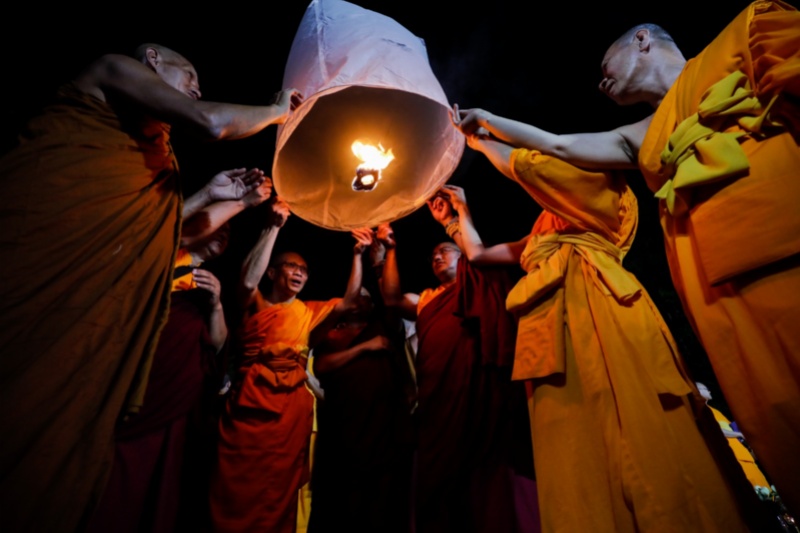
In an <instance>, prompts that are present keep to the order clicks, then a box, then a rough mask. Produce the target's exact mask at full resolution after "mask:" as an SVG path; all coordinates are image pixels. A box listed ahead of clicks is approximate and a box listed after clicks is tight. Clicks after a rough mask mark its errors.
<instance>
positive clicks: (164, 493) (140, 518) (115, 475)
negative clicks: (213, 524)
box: [89, 169, 272, 533]
mask: <svg viewBox="0 0 800 533" xmlns="http://www.w3.org/2000/svg"><path fill="white" fill-rule="evenodd" d="M222 174H224V175H228V174H243V175H245V176H260V178H262V179H263V172H261V171H260V170H259V169H250V170H246V169H234V170H230V171H226V172H224V173H222ZM218 177H219V176H218ZM218 177H217V178H218ZM217 178H215V179H217ZM242 192H243V190H242ZM271 192H272V182H271V180H269V178H267V179H265V180H264V182H263V183H261V185H260V186H259V187H257V188H256V189H254V190H252V191H250V192H249V193H247V194H245V195H244V196H243V197H242V198H241V199H238V200H227V201H222V202H215V203H213V204H210V205H208V206H206V207H204V208H203V209H202V210H200V211H196V212H195V213H194V215H192V216H190V217H189V218H188V220H186V221H185V223H184V228H183V229H182V232H181V247H180V249H179V250H178V255H177V259H176V261H175V273H174V275H173V281H172V292H171V295H170V310H169V319H168V320H167V324H166V325H165V326H164V329H163V330H162V331H161V335H160V336H159V341H158V345H157V347H156V351H155V354H154V356H153V364H152V367H151V370H150V374H149V377H148V382H147V390H146V391H145V397H144V405H143V406H142V408H141V410H140V411H139V412H138V413H136V414H135V416H126V417H124V419H123V420H121V421H120V422H119V423H118V424H117V427H116V428H115V432H114V438H115V449H114V466H113V468H112V471H111V476H110V478H109V482H108V484H107V485H106V489H105V492H104V493H103V497H102V499H101V502H100V504H99V505H98V507H97V509H96V510H95V512H94V514H93V516H92V520H91V522H90V527H89V531H90V532H97V533H104V532H108V531H114V532H116V533H123V532H125V531H130V532H132V533H133V532H142V531H153V532H171V531H175V530H176V526H177V519H178V503H179V501H180V500H182V499H185V498H187V497H188V495H187V494H186V493H184V494H181V484H182V473H183V472H185V470H186V469H185V468H184V458H185V456H186V455H187V450H188V449H189V448H190V447H191V446H192V445H193V444H195V443H193V442H187V434H188V433H189V430H190V426H191V418H192V417H191V416H190V415H192V414H195V415H196V414H197V412H198V411H199V409H200V404H201V399H202V395H203V390H204V388H205V389H208V388H209V387H208V381H211V382H215V383H216V384H221V382H222V378H221V372H220V369H221V367H222V354H223V347H224V346H225V345H226V341H227V338H228V327H227V325H226V323H225V316H224V312H223V309H222V300H221V285H220V282H219V280H218V279H217V278H216V277H215V276H214V274H213V273H212V272H210V271H209V270H206V269H204V268H202V267H203V265H204V263H206V262H207V261H210V260H212V259H215V258H217V257H219V256H220V255H222V253H223V252H224V251H225V249H226V248H227V246H228V240H229V235H230V224H229V222H228V220H229V219H230V218H231V217H233V216H234V215H236V214H237V213H239V212H241V211H242V210H244V209H246V208H250V207H255V206H257V205H259V204H261V203H262V202H263V201H265V200H266V199H267V198H268V197H269V196H270V194H271ZM198 194H199V195H202V194H203V192H199V193H197V194H195V195H193V196H192V197H190V198H189V199H187V201H186V202H184V209H183V214H184V217H186V216H187V214H191V209H192V207H191V206H193V205H195V206H197V205H201V204H202V203H203V201H204V200H202V199H198V198H196V197H197V196H198ZM187 226H188V228H187ZM187 229H188V230H189V231H186V230H187ZM209 231H210V232H211V233H210V234H208V235H205V234H206V233H208V232H209ZM218 388H219V385H217V387H216V389H218ZM215 392H216V391H215ZM187 466H188V467H189V468H190V469H191V470H192V472H190V473H187V474H186V477H188V478H191V479H192V480H193V481H195V483H196V484H203V485H204V486H205V487H206V488H205V489H204V490H202V491H200V490H198V491H197V492H198V493H199V492H202V494H203V498H202V500H200V502H201V503H205V502H206V501H207V495H208V489H207V486H208V474H209V472H210V470H209V469H208V468H206V465H203V464H200V465H198V464H192V463H191V462H190V463H189V465H187ZM208 466H209V467H210V465H208ZM192 503H193V513H202V511H203V510H204V507H199V506H198V505H197V502H196V501H193V502H192ZM206 520H207V518H206Z"/></svg>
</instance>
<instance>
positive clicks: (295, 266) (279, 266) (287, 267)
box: [267, 252, 308, 298]
mask: <svg viewBox="0 0 800 533" xmlns="http://www.w3.org/2000/svg"><path fill="white" fill-rule="evenodd" d="M267 276H269V279H270V280H271V281H272V289H273V291H274V292H278V293H280V295H281V296H283V297H287V298H291V297H294V296H297V294H298V293H299V292H300V291H301V290H303V287H305V285H306V281H308V265H307V264H306V262H305V260H304V259H303V258H302V257H301V256H300V254H296V253H294V252H286V253H283V254H281V255H280V256H278V257H277V258H276V260H275V262H274V263H272V264H271V265H270V267H269V268H268V269H267Z"/></svg>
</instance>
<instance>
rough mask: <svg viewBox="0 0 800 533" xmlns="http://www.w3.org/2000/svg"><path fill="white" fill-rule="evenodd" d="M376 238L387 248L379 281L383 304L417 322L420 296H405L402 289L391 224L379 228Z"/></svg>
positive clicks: (411, 294) (408, 294)
mask: <svg viewBox="0 0 800 533" xmlns="http://www.w3.org/2000/svg"><path fill="white" fill-rule="evenodd" d="M376 238H377V239H378V240H379V241H381V243H382V244H383V245H384V247H385V248H386V259H385V261H384V264H383V275H382V276H381V277H380V280H379V284H380V289H381V296H383V302H384V303H385V304H386V306H387V307H392V308H395V309H398V310H399V311H400V316H401V317H402V318H406V319H408V320H416V319H417V303H418V302H419V295H417V294H413V293H405V294H403V292H402V291H401V289H400V271H399V270H398V268H397V255H396V246H395V244H396V243H395V240H394V231H393V230H392V227H391V226H390V225H389V224H381V225H380V226H379V227H378V233H377V236H376Z"/></svg>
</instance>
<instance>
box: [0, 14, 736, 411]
mask: <svg viewBox="0 0 800 533" xmlns="http://www.w3.org/2000/svg"><path fill="white" fill-rule="evenodd" d="M354 3H356V4H358V5H360V6H362V7H366V8H368V9H372V10H375V11H379V12H380V13H383V14H384V15H387V16H389V17H392V18H394V19H395V20H397V21H398V22H399V23H401V24H402V25H404V26H405V27H406V28H408V29H409V30H410V31H411V32H412V33H414V34H416V35H418V36H419V37H421V38H423V39H424V40H425V42H426V45H427V48H428V54H429V57H430V62H431V66H432V68H433V71H434V73H436V75H437V76H438V78H439V80H440V82H441V84H442V86H443V87H444V90H445V93H446V94H447V95H448V98H449V99H450V101H451V102H455V103H458V104H459V105H461V107H483V108H485V109H488V110H490V111H492V112H494V113H496V114H499V115H503V116H508V117H511V118H515V119H517V120H521V121H525V122H530V123H533V124H536V125H537V126H540V127H542V128H544V129H547V130H551V131H554V132H558V133H569V132H575V131H601V130H607V129H611V128H614V127H616V126H619V125H622V124H626V123H629V122H633V121H636V120H639V119H641V118H643V117H644V116H646V115H647V114H649V113H650V111H649V110H648V109H647V108H644V107H635V108H619V107H617V106H616V105H615V104H614V103H613V102H612V101H610V100H609V99H607V98H606V97H605V96H604V95H602V94H601V93H600V92H599V91H598V90H597V84H598V83H599V81H600V78H601V75H600V63H601V59H602V57H603V54H604V52H605V50H606V48H607V47H608V45H609V44H610V43H611V42H613V41H614V40H615V39H616V38H617V37H618V36H619V35H620V34H621V33H622V32H624V31H625V30H627V29H628V28H630V27H631V26H633V25H635V24H637V23H640V22H654V23H657V24H660V25H661V26H663V27H664V28H666V29H667V31H669V32H670V33H671V34H672V35H673V37H674V38H675V40H676V42H677V43H678V46H679V47H680V48H681V50H682V51H683V53H684V55H685V56H686V57H687V58H690V57H692V56H694V55H695V54H696V53H698V52H699V51H700V50H701V49H702V48H703V46H704V45H705V44H706V43H708V42H709V41H710V40H711V39H713V38H714V36H716V34H717V33H718V32H719V31H720V30H722V28H723V27H724V26H725V25H726V24H727V22H728V21H730V20H731V19H733V18H734V17H735V16H736V15H737V14H738V13H739V11H741V10H742V9H743V8H744V7H745V6H746V5H747V4H748V2H747V1H746V0H726V1H723V0H705V1H697V0H694V1H690V0H675V1H673V2H644V1H641V0H640V1H633V0H620V1H617V2H596V3H590V4H588V5H583V6H579V5H578V4H577V3H574V2H513V1H509V0H494V1H492V2H482V3H481V4H480V5H481V8H480V9H479V10H476V9H469V8H468V7H467V4H466V3H461V2H458V3H456V2H432V1H430V0H428V1H426V2H422V1H419V0H409V1H405V2H386V1H384V2H379V1H375V0H372V1H367V0H360V1H359V0H357V1H355V2H354ZM79 5H80V4H76V3H72V2H70V3H65V4H63V5H61V6H59V7H56V8H50V7H48V8H44V7H43V6H42V5H41V4H39V3H30V4H28V5H27V6H21V8H20V9H19V11H18V13H17V14H16V15H14V16H13V17H12V16H11V15H10V14H8V13H7V14H6V17H5V28H4V32H3V33H4V35H3V37H2V40H3V44H4V45H5V46H4V50H5V52H6V57H5V58H4V59H5V61H4V63H5V64H4V70H5V75H4V82H3V83H2V94H1V96H2V101H3V102H4V104H5V105H4V106H3V107H2V111H1V112H0V131H1V132H2V135H1V136H0V148H1V149H2V150H3V151H5V150H7V149H8V148H9V147H10V146H12V144H13V141H14V137H15V134H16V131H17V130H18V129H19V127H20V125H21V124H22V123H23V122H24V120H25V119H26V118H28V117H29V116H30V115H32V114H33V113H35V111H36V110H37V109H38V108H39V107H41V106H42V104H43V103H44V102H46V100H47V99H48V98H49V97H50V96H51V95H52V94H53V93H54V92H55V90H56V88H57V87H58V85H59V84H61V83H63V82H65V81H68V80H69V79H70V78H71V77H72V76H74V75H75V74H77V73H78V72H79V71H80V69H81V68H82V67H83V66H85V65H86V64H88V63H89V62H91V61H92V60H93V59H95V58H97V57H98V56H100V55H102V54H104V53H110V52H114V53H130V52H131V51H132V50H133V49H134V48H135V47H136V45H138V44H140V43H141V42H157V43H161V44H164V45H166V46H169V47H171V48H173V49H175V50H177V51H178V52H180V53H182V54H183V55H185V56H186V57H187V58H188V59H189V60H190V61H191V62H192V63H194V65H195V67H196V69H197V71H198V73H199V76H200V86H201V90H202V92H203V98H204V99H205V100H211V101H225V102H233V103H241V104H267V103H269V102H270V100H271V97H272V95H273V93H274V92H276V91H277V90H279V89H280V88H281V81H282V77H283V69H284V64H285V61H286V58H287V56H288V53H289V48H290V46H291V43H292V39H293V37H294V33H295V30H296V29H297V25H298V24H299V22H300V19H301V18H302V16H303V13H304V11H305V8H306V7H307V3H306V2H305V1H304V0H297V1H291V2H283V3H280V4H279V3H277V2H263V3H260V4H253V3H247V4H244V3H239V2H235V1H234V2H215V3H212V4H205V5H206V6H209V5H210V6H213V7H211V8H208V7H206V8H203V7H200V6H199V4H194V5H193V6H192V8H187V9H184V10H179V9H177V8H171V6H170V4H169V3H139V4H118V5H116V6H111V5H109V7H108V8H107V11H88V10H87V8H86V7H83V6H81V7H78V6H79ZM186 5H188V4H186ZM123 7H124V9H125V10H126V11H125V12H124V14H122V13H123V12H122V11H121V9H123ZM112 10H113V11H114V14H112ZM173 139H174V144H175V146H176V151H177V153H178V159H179V162H180V165H181V170H182V177H183V180H184V188H185V191H186V192H187V193H188V192H192V191H194V190H195V189H197V188H199V187H200V186H201V185H202V184H203V183H204V182H205V181H207V180H208V179H209V178H210V177H211V176H212V175H213V174H215V173H216V172H218V171H220V170H224V169H227V168H234V167H239V166H247V167H250V166H258V167H260V168H262V169H264V170H266V171H269V169H271V166H272V158H273V152H274V145H275V129H274V128H270V129H268V130H267V131H265V132H262V133H260V134H258V135H256V136H253V137H251V138H248V139H244V140H239V141H229V142H219V143H201V142H199V141H198V140H196V139H193V138H192V137H191V136H190V135H188V133H187V132H183V131H180V130H177V129H175V130H173ZM268 173H269V172H268ZM628 179H629V182H630V184H631V186H632V187H633V189H634V191H635V192H636V194H637V196H638V197H639V203H640V227H639V232H638V236H637V239H636V242H635V244H634V246H633V249H632V250H631V253H630V254H629V256H628V258H627V259H626V262H625V265H626V266H627V268H628V269H629V270H631V271H632V272H634V274H636V276H637V277H638V278H639V279H640V280H641V281H642V282H643V284H644V285H645V287H646V288H647V290H648V291H649V292H650V294H651V295H652V297H653V299H654V300H655V301H656V304H657V305H658V306H659V308H660V309H661V311H662V313H663V314H664V316H665V318H666V320H667V322H668V323H669V325H670V326H671V328H672V329H673V333H674V335H675V337H676V338H677V339H678V343H679V345H680V347H681V349H682V351H683V353H684V356H685V358H686V359H687V362H688V363H689V366H690V368H691V370H692V372H693V374H694V377H695V378H696V379H697V380H701V381H705V382H706V383H708V384H709V387H710V389H711V391H712V393H713V394H714V396H715V398H716V400H715V402H714V403H715V404H716V405H718V406H720V407H722V406H723V399H722V395H721V393H720V392H719V389H718V388H717V386H716V382H715V381H714V378H713V374H712V373H711V371H710V367H709V366H708V362H707V360H706V358H705V355H704V353H703V351H702V349H701V348H700V347H699V344H698V343H697V341H696V339H695V338H694V335H693V333H692V332H691V328H690V327H689V325H688V323H687V322H686V319H685V317H684V316H683V313H682V311H681V308H680V302H679V301H678V299H677V296H676V295H675V293H674V291H673V289H672V284H671V281H670V278H669V271H668V269H667V266H666V259H665V257H664V251H663V242H662V238H661V232H660V228H659V225H658V219H657V214H656V203H655V201H654V200H653V199H652V194H651V193H650V192H649V190H648V189H647V188H646V187H645V186H644V184H643V181H642V178H641V176H640V175H639V174H638V173H636V172H631V173H630V174H629V175H628ZM451 182H452V183H455V184H457V185H460V186H462V187H464V188H465V190H466V193H467V199H468V200H469V204H470V206H471V208H472V212H473V216H474V218H475V224H476V226H477V229H478V231H479V232H480V233H481V236H482V237H483V239H484V241H485V242H487V243H489V244H493V243H497V242H502V241H505V240H516V239H519V238H521V237H522V236H524V235H525V234H527V232H528V231H529V230H530V228H531V225H532V224H533V222H534V220H535V219H536V216H537V215H538V213H539V211H540V209H539V207H538V206H537V205H536V204H535V203H534V202H533V200H531V199H530V198H529V197H528V196H527V195H525V194H524V193H523V192H522V191H521V189H519V187H518V186H517V185H515V184H513V183H511V182H510V181H508V180H506V179H505V178H503V177H502V176H501V175H500V174H499V173H497V172H496V171H495V170H494V168H493V167H492V166H491V165H490V164H489V163H488V162H487V161H485V160H484V158H483V157H482V156H479V155H478V154H475V153H473V152H470V150H469V149H466V152H465V154H464V157H463V159H462V161H461V164H460V166H459V167H458V169H457V171H456V172H455V174H454V175H453V177H452V178H451ZM30 183H31V187H35V186H36V177H35V176H31V180H30ZM264 215H265V213H264V211H263V209H256V210H252V212H248V213H244V214H243V215H240V216H239V217H237V219H235V220H234V230H233V236H232V246H231V248H230V249H229V250H228V251H227V252H226V253H225V255H223V257H222V258H220V259H219V260H217V263H216V265H215V268H214V269H215V270H217V272H219V273H220V276H221V279H222V280H223V283H224V284H225V285H224V289H223V290H224V291H225V290H227V291H229V292H230V289H229V288H228V287H232V286H231V283H232V282H233V281H235V273H236V271H237V269H238V266H239V265H240V264H241V259H242V258H243V256H244V254H245V253H246V252H247V250H248V248H249V247H250V246H251V245H252V243H253V242H254V240H255V238H256V235H257V234H258V232H259V230H260V227H261V225H262V224H263V221H264V219H265V217H264ZM394 227H395V230H396V234H397V239H398V256H399V257H400V261H401V263H400V268H401V275H402V276H403V281H404V285H405V287H404V289H405V290H408V291H414V292H418V291H421V290H422V289H423V288H425V287H428V286H432V285H433V284H435V278H433V276H432V274H431V273H430V266H429V264H428V261H427V257H428V254H429V253H430V250H431V249H432V248H433V246H434V245H435V244H436V243H437V242H439V241H441V240H443V238H444V232H443V230H442V229H441V227H440V226H439V225H438V224H436V223H435V222H434V221H433V219H432V218H431V217H430V215H429V214H428V213H427V210H426V209H422V210H419V211H417V212H416V213H414V214H412V215H410V216H408V217H406V218H405V219H403V220H400V221H398V222H396V223H395V224H394ZM351 243H352V239H351V238H350V237H349V235H347V234H345V233H338V232H332V231H327V230H323V229H320V228H317V227H315V226H312V225H311V224H308V223H306V222H304V221H303V220H301V219H299V218H298V217H292V218H291V219H290V221H289V222H288V223H287V226H286V227H285V228H284V230H283V231H282V233H281V236H280V237H279V241H278V247H279V248H281V249H284V248H292V249H295V250H297V251H299V252H300V253H302V254H303V255H304V256H305V257H306V259H307V261H308V263H309V265H310V280H309V283H308V285H307V287H306V289H305V291H304V294H303V297H304V298H306V299H315V298H328V297H333V296H338V295H341V293H342V292H343V290H344V286H345V283H346V279H347V273H348V271H349V256H350V248H351ZM2 260H4V261H7V260H13V258H3V259H2ZM519 273H520V274H521V270H520V272H519Z"/></svg>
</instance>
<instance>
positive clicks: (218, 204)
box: [181, 169, 272, 246]
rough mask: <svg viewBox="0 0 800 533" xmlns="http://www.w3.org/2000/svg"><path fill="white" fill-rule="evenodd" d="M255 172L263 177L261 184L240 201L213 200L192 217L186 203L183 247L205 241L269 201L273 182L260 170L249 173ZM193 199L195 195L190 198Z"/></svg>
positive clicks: (182, 237) (197, 210)
mask: <svg viewBox="0 0 800 533" xmlns="http://www.w3.org/2000/svg"><path fill="white" fill-rule="evenodd" d="M253 171H255V172H256V173H257V174H260V175H261V180H260V181H261V182H260V183H259V184H258V185H257V186H256V187H255V188H253V189H252V190H250V191H248V192H247V193H246V194H244V195H243V196H242V197H241V198H239V199H230V200H213V201H212V203H209V204H207V205H204V206H201V207H200V208H198V209H195V210H194V213H193V214H192V215H187V211H188V210H187V208H186V204H187V203H189V199H187V200H186V201H185V202H184V210H183V216H184V222H183V225H182V227H181V246H191V245H192V244H194V243H196V242H198V241H200V240H202V239H205V238H206V237H208V236H209V235H211V234H212V233H214V232H215V231H217V230H218V229H219V228H220V227H222V225H223V224H225V223H226V222H227V221H229V220H230V219H232V218H233V217H234V216H236V215H238V214H239V213H241V212H242V211H244V210H245V209H249V208H251V207H256V206H258V205H260V204H262V203H263V202H265V201H267V200H268V199H269V197H270V195H271V194H272V180H271V179H270V178H267V177H265V176H264V173H263V172H261V171H260V170H258V169H252V170H250V171H248V173H251V172H253ZM193 197H194V195H192V197H190V198H193Z"/></svg>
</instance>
